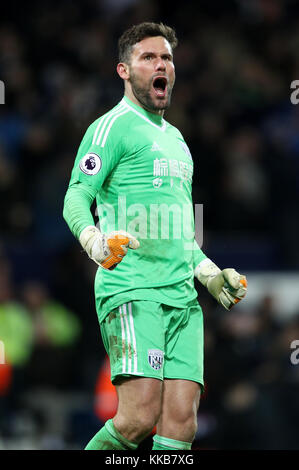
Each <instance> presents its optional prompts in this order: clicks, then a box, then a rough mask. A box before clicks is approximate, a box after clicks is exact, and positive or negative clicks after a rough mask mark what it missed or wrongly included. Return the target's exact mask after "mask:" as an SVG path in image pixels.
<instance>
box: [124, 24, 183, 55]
mask: <svg viewBox="0 0 299 470" xmlns="http://www.w3.org/2000/svg"><path fill="white" fill-rule="evenodd" d="M155 36H162V37H164V38H165V39H166V40H167V41H168V42H169V44H170V46H171V49H172V50H173V49H174V48H175V47H176V46H177V44H178V40H177V37H176V32H175V30H174V29H173V28H171V27H170V26H166V25H165V24H163V23H151V22H144V23H140V24H137V25H134V26H132V27H131V28H129V29H127V30H126V31H125V32H124V33H123V34H122V36H121V37H120V38H119V40H118V59H119V62H126V63H129V62H130V56H131V53H132V49H133V47H134V46H135V44H137V42H140V41H142V40H143V39H145V38H148V37H155Z"/></svg>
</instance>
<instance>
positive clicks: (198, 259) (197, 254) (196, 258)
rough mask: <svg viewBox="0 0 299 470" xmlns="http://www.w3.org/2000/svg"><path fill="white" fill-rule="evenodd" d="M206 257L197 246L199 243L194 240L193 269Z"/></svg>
mask: <svg viewBox="0 0 299 470" xmlns="http://www.w3.org/2000/svg"><path fill="white" fill-rule="evenodd" d="M205 258H207V255H205V254H204V252H203V251H202V250H201V249H200V248H199V245H198V243H197V241H196V240H194V257H193V268H194V269H195V268H196V266H198V265H199V263H200V262H201V261H202V260H204V259H205Z"/></svg>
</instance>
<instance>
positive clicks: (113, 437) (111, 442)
mask: <svg viewBox="0 0 299 470" xmlns="http://www.w3.org/2000/svg"><path fill="white" fill-rule="evenodd" d="M137 447H138V444H135V443H134V442H130V441H129V440H128V439H126V438H125V437H123V436H122V435H121V434H120V433H119V432H118V431H117V429H116V428H115V426H114V424H113V421H112V419H109V420H108V421H106V423H105V426H104V427H102V429H100V431H99V432H97V434H96V435H95V436H94V437H93V438H92V439H91V440H90V441H89V443H88V444H87V446H86V447H85V450H135V449H137Z"/></svg>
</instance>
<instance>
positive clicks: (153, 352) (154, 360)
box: [148, 349, 164, 370]
mask: <svg viewBox="0 0 299 470" xmlns="http://www.w3.org/2000/svg"><path fill="white" fill-rule="evenodd" d="M163 356H164V353H163V351H161V350H160V349H149V350H148V362H149V365H150V366H151V367H152V368H153V369H155V370H159V369H161V367H162V364H163Z"/></svg>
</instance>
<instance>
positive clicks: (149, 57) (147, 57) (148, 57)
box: [144, 55, 152, 60]
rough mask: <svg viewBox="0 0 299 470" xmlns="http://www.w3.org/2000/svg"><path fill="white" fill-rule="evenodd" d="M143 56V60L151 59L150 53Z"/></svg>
mask: <svg viewBox="0 0 299 470" xmlns="http://www.w3.org/2000/svg"><path fill="white" fill-rule="evenodd" d="M144 58H145V60H151V58H152V56H151V55H146V56H145V57H144Z"/></svg>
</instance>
